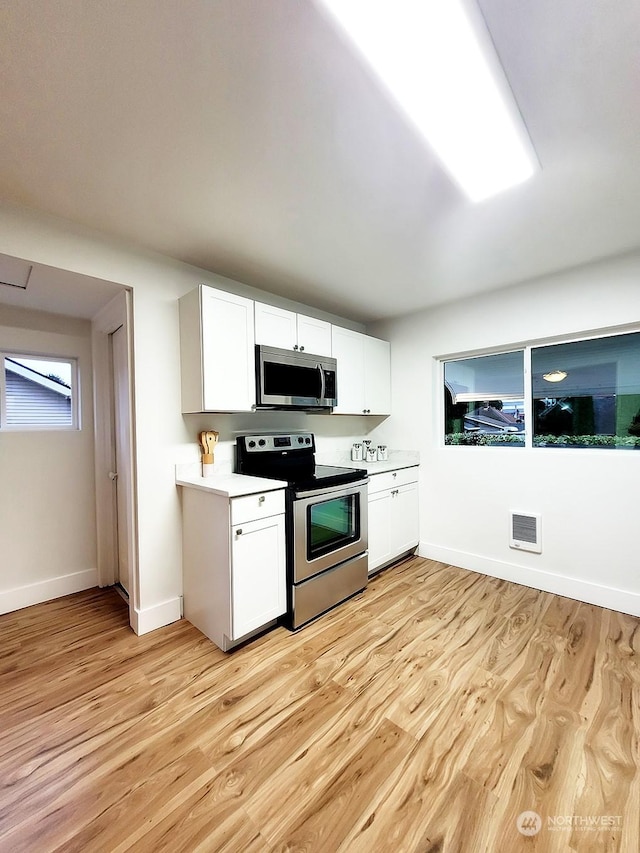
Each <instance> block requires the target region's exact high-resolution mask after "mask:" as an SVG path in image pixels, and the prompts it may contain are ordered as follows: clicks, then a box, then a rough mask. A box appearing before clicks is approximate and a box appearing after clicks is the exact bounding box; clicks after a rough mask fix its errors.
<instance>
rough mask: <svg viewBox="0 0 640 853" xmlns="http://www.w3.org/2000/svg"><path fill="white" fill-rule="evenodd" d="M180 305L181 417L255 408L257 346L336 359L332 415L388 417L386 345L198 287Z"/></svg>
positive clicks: (389, 364)
mask: <svg viewBox="0 0 640 853" xmlns="http://www.w3.org/2000/svg"><path fill="white" fill-rule="evenodd" d="M179 304H180V356H181V359H180V368H181V372H182V411H183V412H185V413H187V412H250V411H252V410H254V409H255V403H256V367H255V361H256V359H255V345H256V344H265V345H266V346H273V347H280V348H281V349H292V350H303V351H304V352H307V353H311V354H312V355H323V356H327V355H328V356H331V355H332V356H333V357H334V358H336V359H337V361H338V382H337V385H338V405H337V406H336V407H335V408H334V410H333V411H334V412H335V413H336V414H342V415H344V414H349V415H388V414H390V412H391V359H390V348H389V344H388V343H387V341H381V340H378V339H377V338H371V337H369V336H368V335H363V334H361V333H360V332H353V331H351V330H350V329H343V328H341V327H340V326H332V325H331V324H330V323H327V322H325V321H324V320H316V319H315V318H314V317H308V316H306V315H305V314H296V313H294V312H293V311H285V310H284V309H283V308H276V307H275V306H273V305H266V304H265V303H263V302H254V301H253V300H252V299H246V298H245V297H244V296H236V295H235V294H233V293H227V292H226V291H224V290H217V289H216V288H214V287H208V286H207V285H204V284H202V285H200V286H199V287H197V288H196V289H195V290H192V291H191V292H190V293H187V294H186V295H185V296H183V297H182V298H181V299H180V303H179Z"/></svg>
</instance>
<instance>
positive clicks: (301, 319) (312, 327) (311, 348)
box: [298, 314, 331, 355]
mask: <svg viewBox="0 0 640 853" xmlns="http://www.w3.org/2000/svg"><path fill="white" fill-rule="evenodd" d="M298 346H299V347H300V349H301V350H303V351H304V352H311V353H313V354H314V355H331V323H327V322H325V321H324V320H316V318H315V317H306V316H305V315H304V314H298Z"/></svg>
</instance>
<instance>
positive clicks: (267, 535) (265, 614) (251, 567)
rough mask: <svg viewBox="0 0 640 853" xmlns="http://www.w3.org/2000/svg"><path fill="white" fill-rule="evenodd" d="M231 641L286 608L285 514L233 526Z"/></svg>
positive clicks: (265, 622) (259, 625)
mask: <svg viewBox="0 0 640 853" xmlns="http://www.w3.org/2000/svg"><path fill="white" fill-rule="evenodd" d="M231 589H232V591H231V596H232V606H231V612H232V637H231V639H232V640H239V639H240V637H244V636H245V634H248V633H249V632H250V631H255V630H256V628H261V627H262V626H263V625H266V624H267V623H268V622H270V621H271V620H272V619H276V618H277V617H278V616H281V615H282V614H283V613H284V612H285V611H286V609H287V595H286V586H285V539H284V515H273V516H271V517H270V518H262V519H259V520H258V521H249V522H247V523H245V524H239V525H236V526H235V527H233V528H232V529H231Z"/></svg>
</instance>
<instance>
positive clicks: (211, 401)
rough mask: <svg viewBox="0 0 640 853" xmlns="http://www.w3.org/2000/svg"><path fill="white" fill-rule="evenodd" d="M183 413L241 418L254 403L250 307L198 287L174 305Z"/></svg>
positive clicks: (241, 300)
mask: <svg viewBox="0 0 640 853" xmlns="http://www.w3.org/2000/svg"><path fill="white" fill-rule="evenodd" d="M180 356H181V359H180V361H181V372H182V411H183V412H247V411H251V410H252V408H253V407H254V406H255V402H256V379H255V347H254V330H253V301H252V300H251V299H245V298H244V297H242V296H236V295H235V294H233V293H227V292H226V291H223V290H216V289H215V288H213V287H207V286H206V285H200V287H198V288H196V289H195V290H192V291H191V292H190V293H187V294H186V296H183V297H182V298H181V299H180Z"/></svg>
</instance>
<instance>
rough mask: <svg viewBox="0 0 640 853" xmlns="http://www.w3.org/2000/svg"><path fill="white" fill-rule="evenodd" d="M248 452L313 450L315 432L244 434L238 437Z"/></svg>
mask: <svg viewBox="0 0 640 853" xmlns="http://www.w3.org/2000/svg"><path fill="white" fill-rule="evenodd" d="M238 443H239V444H242V447H243V450H244V451H245V452H246V453H267V452H269V451H272V452H273V451H283V450H307V451H308V450H313V449H315V444H314V441H313V434H312V433H310V432H303V433H281V434H280V435H243V436H240V438H238Z"/></svg>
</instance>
